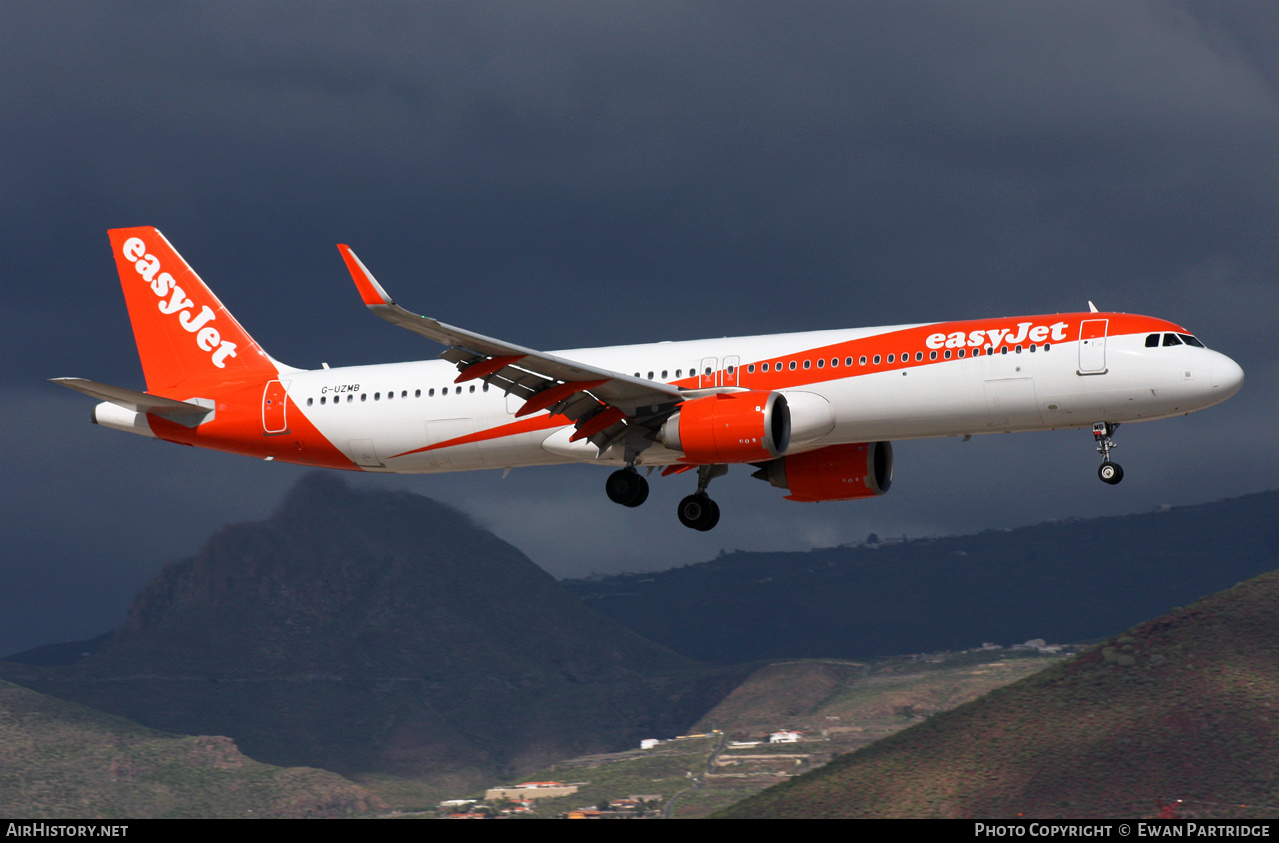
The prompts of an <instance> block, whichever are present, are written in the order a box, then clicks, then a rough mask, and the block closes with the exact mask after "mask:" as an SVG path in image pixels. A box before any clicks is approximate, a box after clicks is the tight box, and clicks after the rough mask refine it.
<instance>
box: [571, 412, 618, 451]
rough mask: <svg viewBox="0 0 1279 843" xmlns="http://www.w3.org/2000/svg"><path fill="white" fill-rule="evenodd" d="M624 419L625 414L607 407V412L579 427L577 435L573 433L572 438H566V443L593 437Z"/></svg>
mask: <svg viewBox="0 0 1279 843" xmlns="http://www.w3.org/2000/svg"><path fill="white" fill-rule="evenodd" d="M624 418H626V413H623V412H622V411H621V410H619V409H617V408H616V407H609V408H608V409H607V410H605V411H604V412H602V413H600V414H599V415H597V416H595V417H593V418H592V419H591V420H590V421H588V422H587V423H586V424H584V425H582V426H581V427H579V428H578V429H577V433H574V434H573V435H572V436H570V437H569V438H568V441H570V442H576V441H577V440H579V439H585V438H587V437H588V436H594V435H595V434H597V433H599V432H600V431H601V430H603V429H604V428H606V427H611V426H612V425H615V424H617V423H618V422H620V421H621V420H622V419H624Z"/></svg>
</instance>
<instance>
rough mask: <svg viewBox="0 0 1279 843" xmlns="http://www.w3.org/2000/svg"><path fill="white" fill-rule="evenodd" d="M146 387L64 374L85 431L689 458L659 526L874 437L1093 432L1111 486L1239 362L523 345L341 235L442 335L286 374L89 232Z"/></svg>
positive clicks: (1195, 353)
mask: <svg viewBox="0 0 1279 843" xmlns="http://www.w3.org/2000/svg"><path fill="white" fill-rule="evenodd" d="M110 237H111V248H112V251H113V252H114V254H115V260H116V265H117V267H118V269H119V272H120V281H121V283H122V284H123V286H124V298H125V301H126V303H127V305H128V309H129V318H130V320H131V321H132V324H133V332H134V336H135V338H136V340H137V345H138V354H139V356H140V357H141V358H142V370H143V374H144V375H145V377H146V387H147V389H146V392H138V391H135V390H130V389H123V388H120V387H114V386H108V385H106V384H100V383H95V382H93V381H88V380H83V379H80V378H59V379H57V380H56V382H57V383H60V384H62V385H64V386H68V387H70V388H72V389H75V390H78V391H80V392H83V393H85V394H86V395H90V396H93V397H95V398H98V399H100V400H102V401H103V403H101V404H98V405H97V406H96V407H95V408H94V411H93V420H94V421H95V422H96V423H98V424H101V425H105V426H107V427H112V428H116V429H118V430H124V431H129V432H131V433H141V434H143V435H146V436H152V437H156V438H159V439H164V440H168V441H170V442H177V443H181V444H184V445H196V446H199V447H203V448H213V449H215V450H220V451H231V452H233V453H237V454H245V455H247V456H253V457H258V458H261V459H267V460H281V461H284V462H291V463H299V464H302V465H314V466H325V467H328V468H342V469H347V470H351V471H374V472H392V473H421V474H429V473H434V472H445V471H461V470H468V469H479V468H508V469H509V468H512V467H518V466H531V465H544V464H551V463H569V462H584V463H598V464H602V465H607V466H610V467H613V468H614V469H615V470H614V471H613V472H612V474H610V475H609V478H608V481H607V483H606V485H605V489H606V492H607V494H608V496H609V498H610V499H612V500H613V501H615V502H617V503H619V504H622V505H624V506H639V505H640V504H641V503H643V502H644V499H645V498H646V497H647V496H648V481H647V480H646V479H645V477H644V476H643V475H641V474H640V473H639V471H638V470H637V469H638V468H640V467H643V468H646V469H647V470H648V472H649V473H651V471H652V470H653V468H654V467H657V466H662V467H663V470H662V475H663V476H665V475H668V474H676V473H679V472H683V471H689V470H693V469H696V472H697V474H696V476H697V491H696V492H694V493H693V494H691V495H689V496H687V497H685V498H684V499H683V500H682V501H680V504H679V509H678V514H679V519H680V521H681V522H682V523H683V524H684V525H685V526H688V527H691V528H693V529H697V530H709V529H711V528H712V527H714V526H715V524H716V522H717V521H718V520H719V507H718V506H717V505H716V504H715V502H714V501H712V500H711V499H710V498H709V497H708V496H707V494H706V488H707V485H708V484H709V483H710V481H711V480H712V479H713V478H714V477H717V476H719V475H721V474H723V473H725V472H726V471H727V470H728V466H730V465H734V464H749V465H751V466H754V467H755V468H756V469H758V470H757V471H755V472H754V474H753V476H755V477H758V478H761V479H763V480H767V481H768V482H769V483H771V484H772V485H774V486H778V487H781V488H783V489H787V490H789V492H790V494H789V495H788V496H787V498H788V499H789V500H795V501H835V500H852V499H855V498H864V497H872V496H875V495H882V494H883V493H884V492H886V491H888V487H889V485H890V483H891V481H892V476H893V452H892V446H891V444H890V443H889V440H893V439H920V438H927V437H939V436H969V435H973V434H978V433H1000V432H1012V431H1027V430H1050V429H1056V428H1092V430H1093V437H1094V441H1095V443H1096V447H1097V451H1098V453H1099V454H1100V455H1101V465H1100V468H1099V470H1098V474H1099V475H1100V477H1101V479H1102V480H1103V481H1105V482H1107V483H1112V484H1113V483H1118V482H1119V481H1120V480H1121V479H1122V478H1123V470H1122V469H1121V468H1120V467H1119V465H1118V464H1117V463H1115V462H1113V461H1111V459H1110V450H1111V448H1113V447H1114V442H1113V440H1112V439H1111V435H1112V433H1113V432H1114V430H1115V428H1116V427H1117V426H1118V425H1119V424H1121V423H1124V422H1135V421H1147V420H1150V419H1159V418H1167V417H1169V416H1176V415H1181V414H1184V413H1189V412H1191V411H1193V410H1200V409H1203V408H1204V407H1209V406H1212V405H1213V404H1217V403H1220V402H1222V401H1224V400H1226V399H1227V398H1229V397H1230V396H1231V395H1234V394H1235V392H1237V391H1238V390H1239V388H1240V386H1241V385H1242V384H1243V370H1242V369H1241V368H1240V367H1239V366H1238V365H1237V364H1236V363H1235V362H1234V361H1233V360H1231V359H1230V358H1229V357H1226V356H1225V355H1223V354H1220V353H1218V352H1215V351H1210V350H1209V349H1207V348H1205V347H1204V345H1203V343H1201V342H1200V341H1199V340H1198V339H1197V338H1195V336H1194V335H1192V334H1191V333H1190V332H1189V331H1187V330H1186V329H1185V328H1182V327H1181V326H1179V325H1175V324H1173V323H1171V322H1167V321H1165V320H1163V319H1156V318H1153V317H1150V316H1135V315H1130V314H1126V313H1105V312H1098V311H1097V310H1096V308H1094V307H1092V304H1091V303H1089V308H1090V310H1089V312H1085V313H1059V314H1053V315H1049V316H1018V317H1006V318H994V319H977V320H969V321H963V322H935V323H928V324H919V325H894V326H889V327H881V328H851V329H848V330H829V331H812V332H807V333H791V334H773V335H768V336H757V337H725V338H722V339H707V340H692V341H688V342H660V343H654V344H649V345H630V346H615V347H610V348H583V349H574V350H570V351H556V352H553V353H547V352H541V351H535V350H533V349H531V348H524V347H523V346H519V345H514V344H512V343H508V342H504V341H502V340H497V339H493V338H491V337H486V336H483V335H482V334H476V333H472V332H471V331H467V330H464V329H462V328H455V327H453V326H452V325H446V324H444V323H442V322H438V321H436V320H435V319H430V318H427V317H424V316H418V315H415V314H413V313H410V312H409V311H407V310H404V309H403V308H401V307H400V306H399V305H397V304H396V303H395V302H394V301H393V300H392V299H391V297H390V296H388V295H387V294H386V292H385V291H384V290H383V288H382V286H381V285H380V284H378V282H377V281H376V280H375V279H374V277H373V275H372V274H371V273H370V272H369V270H368V269H367V268H366V267H365V266H364V264H363V263H362V262H361V261H360V259H359V258H357V257H356V256H355V253H354V252H352V251H351V250H350V249H349V248H348V247H346V246H338V250H339V251H340V252H341V255H342V259H343V260H344V261H345V262H346V266H347V269H348V270H349V271H350V273H351V276H352V278H353V279H354V280H355V286H356V288H357V289H358V290H359V293H360V296H361V297H362V298H363V299H364V303H365V304H366V305H368V307H369V309H370V310H372V311H373V312H374V313H375V314H377V315H378V316H381V317H382V318H383V319H386V320H387V321H389V322H392V323H394V324H396V325H399V326H400V327H402V328H408V329H409V330H410V331H413V332H415V333H418V334H421V335H422V336H424V337H427V338H428V339H431V340H434V341H435V342H438V343H440V344H441V345H443V346H445V350H444V351H443V352H442V353H441V354H440V355H439V357H440V358H441V359H437V360H426V361H421V362H410V363H390V364H383V365H374V366H351V367H346V368H336V369H333V368H329V367H328V366H327V365H326V366H325V367H324V368H322V369H316V370H302V369H294V368H292V367H289V366H285V365H283V364H282V363H279V362H278V361H276V360H275V359H273V358H272V357H271V356H269V355H268V354H267V353H266V352H265V351H264V350H263V349H262V348H261V346H259V345H258V344H257V343H256V342H254V340H253V338H252V337H250V336H249V335H248V333H247V332H245V330H244V328H242V327H241V326H240V325H239V323H238V322H236V321H235V319H234V317H232V316H231V314H230V313H229V312H228V311H227V310H226V308H225V307H223V306H222V303H221V302H220V301H218V299H217V298H216V297H215V296H214V295H213V293H212V292H211V291H210V290H209V288H208V287H206V286H205V284H204V282H203V281H201V280H200V278H199V276H197V275H196V274H195V272H194V271H193V270H192V269H191V268H190V267H189V266H188V265H187V264H186V262H185V261H184V260H183V259H182V258H181V256H179V255H178V253H177V251H176V250H175V249H174V248H173V246H172V245H170V244H169V242H168V240H166V239H165V237H164V236H163V235H162V234H161V233H160V232H159V231H157V230H156V229H154V228H149V227H141V228H124V229H115V230H112V231H111V232H110Z"/></svg>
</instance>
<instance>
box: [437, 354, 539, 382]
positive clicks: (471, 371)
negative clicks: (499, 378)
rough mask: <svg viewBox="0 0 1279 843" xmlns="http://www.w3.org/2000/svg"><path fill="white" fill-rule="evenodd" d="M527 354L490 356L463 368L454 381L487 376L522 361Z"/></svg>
mask: <svg viewBox="0 0 1279 843" xmlns="http://www.w3.org/2000/svg"><path fill="white" fill-rule="evenodd" d="M526 356H527V355H524V354H513V355H511V356H510V357H490V358H488V359H487V360H480V361H478V362H475V363H472V364H471V365H469V366H467V367H466V368H465V369H463V370H462V373H461V374H459V375H458V376H457V380H455V381H453V383H462V382H463V381H472V380H475V379H476V378H487V377H488V376H489V375H491V374H493V373H494V372H496V371H499V370H501V369H505V368H506V367H507V366H509V365H511V364H512V363H518V362H520V361H521V360H523V359H524V358H525V357H526Z"/></svg>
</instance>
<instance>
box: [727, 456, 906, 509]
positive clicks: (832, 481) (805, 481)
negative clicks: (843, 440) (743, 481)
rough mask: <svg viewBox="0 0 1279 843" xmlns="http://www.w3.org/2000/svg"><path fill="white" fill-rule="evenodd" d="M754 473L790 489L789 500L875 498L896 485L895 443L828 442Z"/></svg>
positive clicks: (764, 466) (781, 487) (779, 486)
mask: <svg viewBox="0 0 1279 843" xmlns="http://www.w3.org/2000/svg"><path fill="white" fill-rule="evenodd" d="M751 476H752V477H758V478H759V479H761V480H767V481H768V482H769V483H772V484H773V485H774V486H777V487H778V488H780V489H788V490H790V494H789V495H787V496H786V500H788V501H850V500H855V499H857V498H873V497H876V496H877V495H882V494H884V493H885V492H887V491H888V487H889V486H891V485H892V484H893V446H892V443H891V442H857V443H855V444H852V445H828V446H826V447H825V448H819V449H817V450H816V451H808V452H807V453H803V454H792V455H790V456H787V457H782V458H781V459H779V460H773V461H772V462H770V463H767V464H765V465H763V466H761V467H760V470H759V471H757V472H755V473H754V474H753V475H751Z"/></svg>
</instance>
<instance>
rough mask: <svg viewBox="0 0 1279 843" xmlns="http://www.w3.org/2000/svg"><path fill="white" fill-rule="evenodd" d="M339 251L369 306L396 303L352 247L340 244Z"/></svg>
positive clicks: (361, 296)
mask: <svg viewBox="0 0 1279 843" xmlns="http://www.w3.org/2000/svg"><path fill="white" fill-rule="evenodd" d="M338 251H339V252H340V253H341V254H342V260H343V261H344V262H345V263H346V269H347V271H348V272H350V273H351V280H352V281H354V282H355V288H356V289H357V290H358V291H359V293H360V298H361V299H363V300H364V303H365V304H366V305H368V306H369V307H376V306H378V305H389V304H395V302H394V301H392V300H391V297H390V296H388V295H387V294H386V290H384V289H382V285H381V284H379V283H378V282H377V279H376V278H374V277H373V273H372V272H369V268H368V267H367V266H365V265H364V262H363V261H361V260H360V259H359V258H358V257H356V254H355V252H353V251H351V247H350V246H348V245H346V244H345V243H339V244H338Z"/></svg>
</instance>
